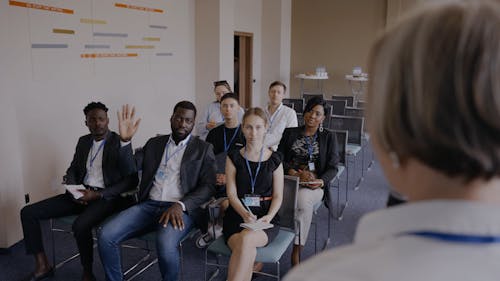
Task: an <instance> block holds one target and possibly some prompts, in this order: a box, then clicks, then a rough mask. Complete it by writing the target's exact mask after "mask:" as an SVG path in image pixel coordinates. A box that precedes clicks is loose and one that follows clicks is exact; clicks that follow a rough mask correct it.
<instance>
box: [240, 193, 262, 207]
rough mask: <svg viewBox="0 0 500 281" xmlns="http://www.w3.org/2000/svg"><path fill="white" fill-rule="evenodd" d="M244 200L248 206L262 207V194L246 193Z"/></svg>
mask: <svg viewBox="0 0 500 281" xmlns="http://www.w3.org/2000/svg"><path fill="white" fill-rule="evenodd" d="M243 202H244V203H245V205H247V206H248V207H260V196H259V195H255V194H245V198H244V199H243Z"/></svg>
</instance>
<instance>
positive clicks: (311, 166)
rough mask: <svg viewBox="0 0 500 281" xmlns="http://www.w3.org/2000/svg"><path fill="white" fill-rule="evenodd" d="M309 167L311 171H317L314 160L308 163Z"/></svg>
mask: <svg viewBox="0 0 500 281" xmlns="http://www.w3.org/2000/svg"><path fill="white" fill-rule="evenodd" d="M307 166H308V168H309V171H311V172H313V171H316V166H315V165H314V162H309V164H307Z"/></svg>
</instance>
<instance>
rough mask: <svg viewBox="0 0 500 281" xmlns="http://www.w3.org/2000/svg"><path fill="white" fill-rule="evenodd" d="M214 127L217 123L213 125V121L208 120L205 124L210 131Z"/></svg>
mask: <svg viewBox="0 0 500 281" xmlns="http://www.w3.org/2000/svg"><path fill="white" fill-rule="evenodd" d="M215 126H217V123H215V121H214V120H210V122H208V123H207V129H208V130H212V129H213V128H215Z"/></svg>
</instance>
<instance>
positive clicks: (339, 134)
mask: <svg viewBox="0 0 500 281" xmlns="http://www.w3.org/2000/svg"><path fill="white" fill-rule="evenodd" d="M332 131H333V133H334V134H335V138H336V139H337V150H338V152H339V156H340V159H339V162H340V163H342V164H344V165H345V164H346V162H345V155H346V150H347V138H348V135H349V132H347V131H346V130H332Z"/></svg>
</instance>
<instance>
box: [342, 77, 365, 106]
mask: <svg viewBox="0 0 500 281" xmlns="http://www.w3.org/2000/svg"><path fill="white" fill-rule="evenodd" d="M345 80H347V81H348V82H349V86H350V87H351V91H352V95H353V96H354V105H356V104H357V103H358V100H360V98H361V97H362V96H363V94H364V90H365V84H366V82H368V75H367V74H366V73H363V74H362V75H360V76H354V75H352V74H348V75H346V76H345Z"/></svg>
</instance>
